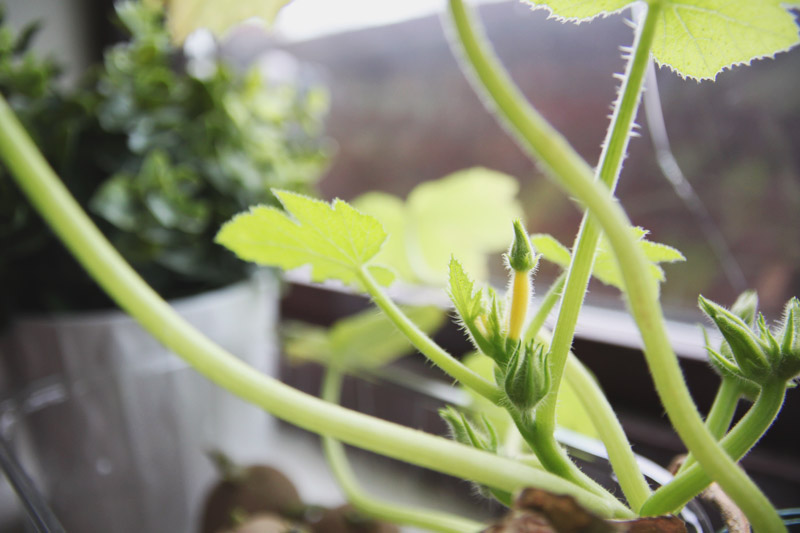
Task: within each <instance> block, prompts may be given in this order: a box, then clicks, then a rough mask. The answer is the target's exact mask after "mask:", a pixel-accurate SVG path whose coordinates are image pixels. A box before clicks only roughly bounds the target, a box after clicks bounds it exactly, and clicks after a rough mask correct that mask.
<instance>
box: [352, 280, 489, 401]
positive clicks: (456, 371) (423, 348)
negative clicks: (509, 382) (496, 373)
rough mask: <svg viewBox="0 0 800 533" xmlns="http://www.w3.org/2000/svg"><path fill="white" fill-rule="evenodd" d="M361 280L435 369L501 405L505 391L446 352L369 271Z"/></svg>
mask: <svg viewBox="0 0 800 533" xmlns="http://www.w3.org/2000/svg"><path fill="white" fill-rule="evenodd" d="M359 280H361V283H363V284H364V287H365V288H366V289H367V292H368V293H369V295H370V296H371V297H372V300H373V301H374V302H375V305H377V306H378V307H379V308H380V309H381V311H383V312H384V313H386V316H387V317H389V319H390V320H391V321H392V322H393V323H394V325H395V326H397V329H399V330H400V331H401V332H402V333H403V335H405V336H406V338H408V340H409V341H410V342H411V344H413V345H414V347H415V348H416V349H417V350H419V351H420V352H421V353H422V354H423V355H424V356H425V357H427V358H428V359H429V360H430V361H432V362H433V363H434V364H436V366H438V367H439V368H441V369H442V370H444V371H445V372H446V373H448V374H449V375H450V376H451V377H453V378H454V379H457V380H458V381H459V382H461V384H462V385H464V386H465V387H469V388H471V389H472V390H474V391H475V392H477V393H478V394H480V395H481V396H483V397H484V398H486V399H488V400H489V401H490V402H492V403H494V404H497V405H499V404H500V402H501V401H502V399H503V392H502V391H501V390H500V389H499V388H498V387H497V386H496V385H494V384H492V383H491V382H489V381H487V380H485V379H484V378H483V377H481V376H479V375H478V374H477V373H475V372H473V371H472V370H470V369H469V368H467V367H466V366H464V365H463V364H461V362H460V361H458V360H457V359H455V358H454V357H453V356H452V355H450V354H449V353H447V352H446V351H445V350H444V349H442V347H441V346H439V345H438V344H436V343H435V342H434V341H433V339H431V338H430V337H428V336H427V335H426V334H425V333H424V332H423V331H422V330H420V329H419V328H418V327H417V325H416V324H414V322H412V321H411V319H409V318H408V316H406V314H405V313H403V311H402V310H401V309H400V308H399V307H397V305H396V304H395V303H394V302H393V301H392V300H391V298H389V297H388V296H387V295H386V292H385V291H384V290H383V289H382V288H381V286H380V285H379V284H378V283H377V282H376V281H375V279H374V278H373V277H372V276H371V275H370V273H369V271H367V269H365V268H362V269H361V271H360V272H359Z"/></svg>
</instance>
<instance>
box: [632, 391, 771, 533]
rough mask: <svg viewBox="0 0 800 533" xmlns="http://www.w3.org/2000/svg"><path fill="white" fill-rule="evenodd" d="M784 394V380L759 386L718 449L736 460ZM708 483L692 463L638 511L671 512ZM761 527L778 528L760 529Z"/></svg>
mask: <svg viewBox="0 0 800 533" xmlns="http://www.w3.org/2000/svg"><path fill="white" fill-rule="evenodd" d="M785 397H786V384H785V383H783V382H781V383H775V384H771V385H767V386H765V387H763V388H762V389H761V393H760V394H759V396H758V399H757V400H756V402H755V403H754V404H753V405H752V407H750V409H749V410H748V411H747V413H746V414H745V415H744V416H743V417H742V419H741V420H740V421H739V423H737V424H736V425H735V426H734V427H733V429H732V430H731V431H730V433H728V434H727V435H726V436H725V437H724V438H723V439H722V440H721V441H720V444H721V445H722V449H723V450H725V452H726V453H727V455H728V456H729V457H731V458H732V459H733V460H734V461H739V460H740V459H741V458H742V457H744V456H745V454H746V453H747V452H748V451H750V449H751V448H752V447H753V446H755V444H756V443H757V442H758V440H759V439H760V438H761V436H762V435H764V433H765V432H766V431H767V429H769V427H770V426H771V425H772V422H773V421H774V420H775V417H776V416H778V412H779V411H780V410H781V406H782V405H783V400H784V398H785ZM709 483H711V478H709V477H708V474H706V473H705V472H704V471H703V468H702V467H701V466H700V465H698V464H694V465H692V466H690V467H688V468H687V469H686V470H684V471H683V472H681V473H679V474H678V475H677V476H675V478H674V479H673V480H672V481H670V482H669V483H667V484H666V485H664V486H663V487H661V488H660V489H658V490H657V491H655V492H654V493H653V495H652V496H651V497H650V498H649V499H648V500H647V502H645V504H644V506H642V509H641V513H642V515H645V516H656V515H661V514H665V513H670V512H674V511H676V510H677V509H680V508H681V507H683V506H684V505H686V503H687V502H689V500H691V499H692V498H694V497H695V496H696V495H697V494H699V493H700V492H701V491H702V490H703V489H704V488H706V487H707V486H708V484H709ZM723 488H724V487H723ZM725 492H727V490H725ZM728 496H730V494H728ZM763 531H780V529H778V530H770V529H764V530H763Z"/></svg>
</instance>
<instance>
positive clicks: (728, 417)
mask: <svg viewBox="0 0 800 533" xmlns="http://www.w3.org/2000/svg"><path fill="white" fill-rule="evenodd" d="M741 394H742V388H741V387H740V386H739V383H738V381H737V380H736V379H734V378H730V377H724V376H723V378H722V381H721V382H720V384H719V389H717V395H716V396H715V397H714V403H713V404H711V409H709V411H708V416H707V417H706V427H707V428H708V431H709V432H710V433H711V435H713V436H714V438H715V439H717V440H719V439H721V438H722V437H724V436H725V433H727V431H728V428H730V427H731V421H732V420H733V415H734V414H735V413H736V405H737V404H738V403H739V396H741ZM693 464H695V460H694V457H693V456H692V454H689V455H687V456H686V460H685V461H684V462H683V464H682V465H681V467H680V468H679V469H678V472H677V473H678V474H680V473H681V472H683V471H684V470H686V469H687V468H689V467H690V466H692V465H693Z"/></svg>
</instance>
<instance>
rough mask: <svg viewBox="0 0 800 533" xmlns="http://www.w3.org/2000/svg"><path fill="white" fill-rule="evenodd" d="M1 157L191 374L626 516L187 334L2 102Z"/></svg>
mask: <svg viewBox="0 0 800 533" xmlns="http://www.w3.org/2000/svg"><path fill="white" fill-rule="evenodd" d="M0 158H2V160H3V161H4V162H5V163H6V164H7V165H8V167H9V169H10V170H11V174H12V175H13V176H14V178H15V179H16V180H17V183H18V184H19V186H20V188H21V189H22V191H23V192H24V193H25V194H26V195H27V197H28V198H29V200H30V201H31V203H32V204H33V205H34V207H35V208H36V210H37V211H38V212H39V214H40V215H41V216H42V217H43V218H44V219H45V220H46V221H47V223H48V224H49V225H50V227H51V229H52V230H53V231H54V232H55V234H56V235H57V236H58V237H59V239H61V241H62V242H63V243H64V244H65V245H66V246H67V248H68V249H69V250H70V252H71V253H72V254H73V255H74V256H75V257H76V259H78V261H79V262H80V263H81V264H82V265H83V267H84V268H85V269H86V270H87V271H88V272H89V274H90V275H91V276H92V277H93V278H94V279H95V280H96V281H97V283H98V284H99V285H100V286H101V287H102V288H103V290H105V291H106V292H107V293H108V294H109V296H111V298H113V299H114V301H115V302H117V304H118V305H119V306H120V307H121V308H122V309H124V310H125V311H126V312H127V313H129V314H130V315H131V316H132V317H133V318H134V319H136V320H137V321H138V322H139V323H140V324H141V325H142V327H143V328H144V329H146V330H147V331H148V332H150V333H151V334H152V335H153V337H154V338H156V339H157V340H158V341H159V342H161V343H162V344H164V346H166V347H167V348H168V349H170V350H172V351H173V352H175V353H176V354H178V355H180V356H181V357H182V358H183V359H184V360H185V361H186V362H188V363H189V364H190V365H192V366H193V367H194V368H195V369H196V370H197V371H198V372H200V373H201V374H203V375H204V376H206V377H207V378H208V379H209V380H211V381H213V382H214V383H216V384H217V385H219V386H221V387H223V388H225V389H227V390H228V391H230V392H231V393H233V394H235V395H237V396H239V397H240V398H242V399H244V400H246V401H248V402H250V403H253V404H254V405H258V406H260V407H262V408H264V409H265V410H267V411H269V412H270V413H272V414H273V415H275V416H277V417H278V418H281V419H283V420H286V421H288V422H290V423H292V424H294V425H296V426H298V427H301V428H304V429H308V430H310V431H314V432H315V433H319V434H321V435H329V436H331V437H334V438H336V439H338V440H341V441H343V442H346V443H348V444H352V445H354V446H358V447H360V448H363V449H366V450H370V451H373V452H376V453H380V454H382V455H386V456H388V457H393V458H395V459H398V460H400V461H405V462H409V463H412V464H416V465H418V466H422V467H425V468H430V469H432V470H437V471H439V472H444V473H446V474H451V475H454V476H458V477H461V478H463V479H469V480H472V481H476V482H478V483H481V484H484V485H488V486H490V487H495V488H498V489H501V490H506V491H509V492H514V491H516V490H519V489H520V488H522V487H526V486H531V485H534V486H538V487H540V488H543V489H545V490H550V491H553V492H557V493H564V494H572V495H573V496H575V497H576V499H577V500H578V501H580V502H582V503H583V504H584V505H586V507H588V508H590V509H594V510H595V511H596V512H598V513H599V514H601V515H604V516H621V517H624V516H629V515H630V511H629V510H628V509H627V508H626V507H625V506H623V505H622V504H617V505H614V504H613V502H609V501H607V500H605V499H602V498H598V497H597V496H595V495H594V494H591V493H588V492H586V491H584V490H582V489H580V488H579V487H576V486H575V485H573V484H572V483H569V482H568V481H565V480H563V479H561V478H559V477H557V476H554V475H552V474H548V473H547V472H542V471H540V470H536V469H534V468H529V467H526V466H524V465H521V464H519V463H518V462H516V461H512V460H509V459H505V458H502V457H498V456H496V455H493V454H490V453H486V452H482V451H479V450H475V449H473V448H469V447H467V446H463V445H459V444H458V443H454V442H452V441H449V440H447V439H444V438H441V437H435V436H433V435H428V434H425V433H422V432H420V431H415V430H412V429H409V428H405V427H402V426H399V425H397V424H392V423H390V422H386V421H384V420H380V419H377V418H374V417H370V416H367V415H363V414H361V413H356V412H354V411H351V410H348V409H344V408H342V407H339V406H336V405H331V404H330V403H328V402H324V401H322V400H320V399H318V398H315V397H313V396H310V395H308V394H304V393H302V392H300V391H298V390H296V389H293V388H291V387H289V386H287V385H284V384H283V383H281V382H279V381H277V380H275V379H273V378H270V377H268V376H265V375H263V374H261V373H260V372H258V371H256V370H255V369H253V368H252V367H250V366H248V365H247V364H245V363H243V362H242V361H240V360H239V359H238V358H236V357H235V356H233V355H231V354H229V353H228V352H226V351H225V350H223V349H222V348H220V347H219V346H217V345H216V344H214V343H213V342H211V341H210V340H209V339H208V338H206V337H205V336H204V335H203V334H202V333H200V332H199V331H197V330H196V329H195V328H193V327H192V326H191V325H190V324H189V323H187V322H186V321H185V320H184V319H183V318H181V317H180V316H179V315H178V314H177V313H175V311H174V310H173V309H172V308H171V307H170V306H169V305H168V304H167V303H166V302H165V301H164V300H162V299H161V298H160V297H159V296H158V294H156V293H155V292H154V291H153V289H152V288H150V287H149V286H148V285H147V284H146V283H145V282H144V281H143V280H142V279H141V278H140V277H139V276H138V275H137V274H136V272H134V270H133V269H132V268H131V267H130V265H128V263H126V262H125V260H124V259H123V258H122V257H121V256H120V255H119V253H118V252H117V251H116V250H115V249H114V248H113V247H112V246H111V244H110V243H109V242H108V241H107V240H106V239H105V237H103V235H102V234H101V233H100V231H99V230H98V229H97V227H96V226H95V225H94V224H93V223H92V222H91V220H89V217H88V216H87V215H86V213H85V212H84V211H83V210H82V209H81V208H80V206H79V205H78V204H77V202H76V201H75V199H74V198H73V197H72V196H71V195H70V194H69V191H67V189H66V188H65V187H64V185H63V183H61V181H60V180H59V179H58V177H56V175H55V174H54V173H53V171H52V169H51V168H50V167H49V166H48V165H47V162H46V161H45V160H44V158H43V157H42V155H41V153H40V152H39V151H38V150H37V149H36V147H35V146H34V144H33V142H32V141H31V139H30V137H29V136H28V134H27V132H25V129H24V128H23V127H22V125H21V124H20V123H19V120H17V118H16V116H15V115H14V113H13V112H12V111H11V109H10V108H9V107H8V104H7V103H6V101H5V99H4V98H2V97H0Z"/></svg>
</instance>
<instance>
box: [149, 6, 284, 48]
mask: <svg viewBox="0 0 800 533" xmlns="http://www.w3.org/2000/svg"><path fill="white" fill-rule="evenodd" d="M289 1H290V0H236V1H235V2H230V1H223V0H146V3H148V4H153V5H166V8H167V23H168V24H169V29H170V33H171V34H172V38H173V39H174V40H175V42H177V43H182V42H183V41H184V40H185V39H186V37H188V36H189V34H190V33H192V32H193V31H194V30H196V29H199V28H205V29H208V30H210V31H211V32H212V33H214V34H215V35H218V36H219V35H222V34H224V33H225V32H226V31H227V30H228V29H230V28H231V27H232V26H234V25H235V24H237V23H239V22H242V21H244V20H247V19H251V18H257V19H260V20H262V21H264V22H265V23H266V24H272V22H273V21H274V20H275V16H276V15H277V14H278V11H280V9H281V8H282V7H283V6H285V5H286V4H288V3H289Z"/></svg>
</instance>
